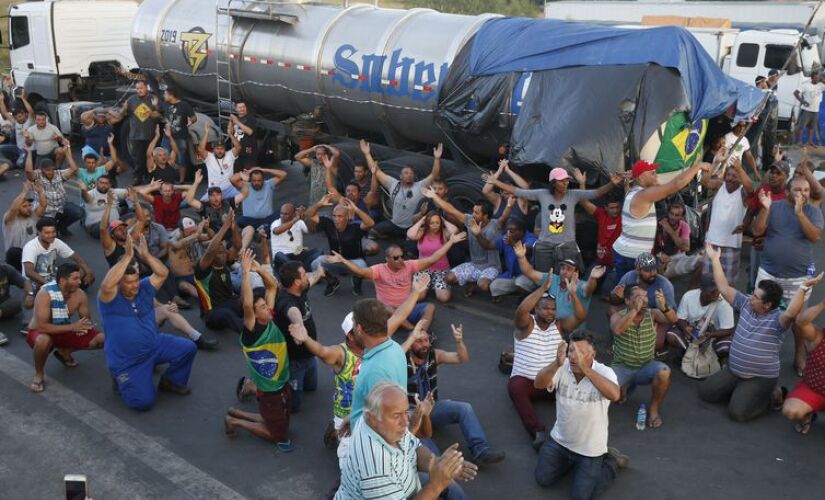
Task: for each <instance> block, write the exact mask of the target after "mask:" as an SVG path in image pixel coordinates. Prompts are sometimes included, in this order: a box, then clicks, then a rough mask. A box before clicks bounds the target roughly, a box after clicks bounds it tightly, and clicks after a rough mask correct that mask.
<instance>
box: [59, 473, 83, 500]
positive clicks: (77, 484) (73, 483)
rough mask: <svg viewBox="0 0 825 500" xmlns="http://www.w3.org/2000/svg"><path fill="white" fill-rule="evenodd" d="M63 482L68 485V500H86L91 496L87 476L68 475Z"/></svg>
mask: <svg viewBox="0 0 825 500" xmlns="http://www.w3.org/2000/svg"><path fill="white" fill-rule="evenodd" d="M63 481H64V482H65V483H66V500H86V498H87V497H88V496H89V490H88V488H87V485H86V476H85V475H83V474H66V475H65V476H63Z"/></svg>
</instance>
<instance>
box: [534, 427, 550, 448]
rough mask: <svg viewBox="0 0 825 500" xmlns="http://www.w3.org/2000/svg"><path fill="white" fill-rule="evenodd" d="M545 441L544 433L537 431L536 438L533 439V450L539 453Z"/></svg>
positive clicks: (545, 435)
mask: <svg viewBox="0 0 825 500" xmlns="http://www.w3.org/2000/svg"><path fill="white" fill-rule="evenodd" d="M545 439H547V434H546V433H545V432H544V431H539V432H537V433H536V437H535V438H533V449H534V450H536V451H539V448H541V445H543V444H544V440H545Z"/></svg>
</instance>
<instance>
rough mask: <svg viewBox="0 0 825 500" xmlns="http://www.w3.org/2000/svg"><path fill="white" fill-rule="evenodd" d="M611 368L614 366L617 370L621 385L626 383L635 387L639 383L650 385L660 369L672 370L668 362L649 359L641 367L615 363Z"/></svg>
mask: <svg viewBox="0 0 825 500" xmlns="http://www.w3.org/2000/svg"><path fill="white" fill-rule="evenodd" d="M611 368H613V371H614V372H616V378H617V379H618V380H619V387H622V386H625V385H627V386H630V387H635V386H637V385H650V384H651V383H652V382H653V379H654V378H655V377H656V374H657V373H659V371H660V370H662V369H663V368H664V369H667V370H670V368H669V367H668V366H667V365H666V364H664V363H662V362H661V361H656V360H651V361H648V362H647V363H645V364H643V365H642V366H640V367H639V368H628V367H627V366H622V365H613V366H611Z"/></svg>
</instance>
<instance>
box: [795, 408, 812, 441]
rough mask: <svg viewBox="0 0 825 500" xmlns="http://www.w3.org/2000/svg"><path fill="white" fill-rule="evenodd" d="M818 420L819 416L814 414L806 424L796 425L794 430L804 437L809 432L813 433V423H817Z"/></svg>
mask: <svg viewBox="0 0 825 500" xmlns="http://www.w3.org/2000/svg"><path fill="white" fill-rule="evenodd" d="M816 419H817V414H816V413H812V414H811V416H810V417H808V419H807V420H805V421H804V422H799V423H798V424H796V425H794V426H793V429H794V430H795V431H796V432H798V433H800V434H802V435H803V436H804V435H805V434H808V433H809V432H811V425H813V423H814V422H816Z"/></svg>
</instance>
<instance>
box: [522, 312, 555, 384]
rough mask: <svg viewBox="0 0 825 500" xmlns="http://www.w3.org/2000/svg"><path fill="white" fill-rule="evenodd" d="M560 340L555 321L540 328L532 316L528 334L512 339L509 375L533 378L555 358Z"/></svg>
mask: <svg viewBox="0 0 825 500" xmlns="http://www.w3.org/2000/svg"><path fill="white" fill-rule="evenodd" d="M561 341H562V338H561V332H559V329H558V327H557V326H556V323H555V322H553V323H551V324H550V326H549V327H547V329H546V330H542V329H541V328H539V324H538V322H536V318H535V316H534V317H533V331H532V332H531V333H530V335H529V336H528V337H527V338H525V339H522V340H518V339H516V340H514V346H513V371H512V373H511V374H510V376H511V377H515V376H520V377H525V378H528V379H530V380H534V379H535V378H536V375H537V374H538V372H539V371H541V369H542V368H544V367H545V366H547V365H549V364H550V363H552V362H553V361H555V360H556V353H557V351H558V349H559V344H560V343H561Z"/></svg>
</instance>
